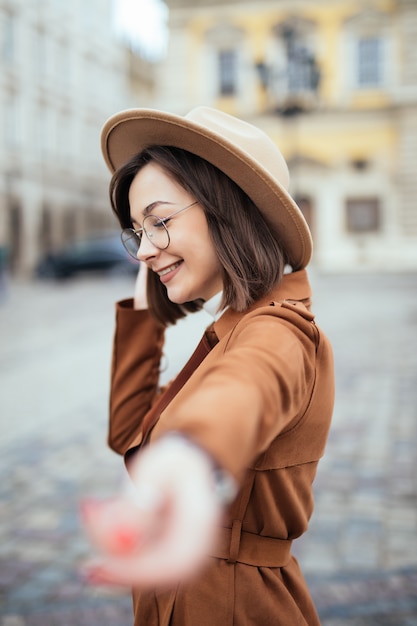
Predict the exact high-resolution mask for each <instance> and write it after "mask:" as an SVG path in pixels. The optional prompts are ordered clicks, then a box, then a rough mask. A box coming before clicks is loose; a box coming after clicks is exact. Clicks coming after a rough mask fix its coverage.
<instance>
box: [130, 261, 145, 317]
mask: <svg viewBox="0 0 417 626" xmlns="http://www.w3.org/2000/svg"><path fill="white" fill-rule="evenodd" d="M147 279H148V267H147V265H146V264H145V263H141V264H140V266H139V271H138V274H137V276H136V282H135V291H134V295H133V308H134V309H138V310H141V309H147V308H148V297H147V294H146V284H147Z"/></svg>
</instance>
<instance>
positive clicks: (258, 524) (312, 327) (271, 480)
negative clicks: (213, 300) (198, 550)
mask: <svg viewBox="0 0 417 626" xmlns="http://www.w3.org/2000/svg"><path fill="white" fill-rule="evenodd" d="M310 296H311V292H310V287H309V284H308V279H307V274H306V272H305V270H302V271H300V272H295V273H294V274H290V275H287V276H285V277H284V279H283V281H282V282H281V283H280V285H279V286H278V287H277V289H276V290H275V291H274V293H272V294H270V295H269V296H268V298H265V299H264V300H262V302H258V303H256V305H255V306H252V307H251V308H250V310H249V311H248V312H246V314H238V313H236V312H233V311H231V310H228V311H226V313H224V314H223V316H222V317H221V318H220V320H218V321H217V322H216V323H215V324H214V332H215V340H214V341H213V336H214V335H213V332H211V334H210V336H209V338H210V340H211V342H212V343H215V345H214V347H213V348H212V350H211V351H210V352H209V354H208V355H207V356H206V358H205V359H204V360H203V362H202V363H201V365H200V366H199V367H198V368H197V369H196V370H195V372H194V373H193V375H192V376H191V377H190V378H189V380H188V381H187V382H186V383H185V384H184V386H183V388H182V389H181V390H180V391H178V393H177V394H176V395H175V397H174V398H173V399H172V400H171V402H170V403H169V404H168V406H167V407H166V408H165V409H164V410H163V411H162V413H161V415H160V417H159V419H158V421H157V423H156V425H155V427H154V428H153V430H152V434H151V438H152V439H155V438H158V437H160V436H162V435H163V434H164V433H166V432H169V431H180V432H182V433H184V434H185V435H186V436H188V437H190V438H191V439H193V440H194V441H196V442H197V443H198V444H199V445H201V446H202V447H204V448H205V449H206V450H208V451H209V452H210V453H211V454H212V456H213V458H214V459H215V460H216V461H217V462H218V463H219V465H220V466H222V467H224V468H225V469H227V470H228V471H229V472H231V473H232V474H233V475H234V476H235V477H236V478H237V479H238V481H239V484H240V491H239V494H238V496H237V498H236V500H235V501H234V502H233V503H232V505H231V506H230V507H229V509H228V511H227V513H226V516H225V520H224V524H223V526H224V528H222V529H219V540H218V545H217V546H216V548H215V549H214V550H213V553H212V555H211V557H210V558H209V559H208V563H207V566H205V567H204V569H203V571H202V573H201V574H200V575H199V577H198V579H195V580H194V581H193V582H192V584H187V585H180V587H179V588H178V589H177V590H175V591H171V592H161V593H158V592H156V593H143V594H140V593H136V592H134V606H135V626H154V625H155V626H156V625H166V626H168V625H171V626H213V625H216V626H232V625H233V626H296V625H297V626H301V625H309V626H317V625H318V624H319V620H318V617H317V614H316V611H315V609H314V606H313V603H312V601H311V598H310V595H309V592H308V590H307V588H306V585H305V582H304V579H303V576H302V574H301V572H300V569H299V567H298V563H297V561H296V559H295V558H294V557H293V556H292V555H291V554H290V548H291V542H292V540H293V539H295V538H297V537H299V536H300V535H302V534H303V533H304V532H305V531H306V529H307V526H308V521H309V518H310V516H311V514H312V510H313V494H312V482H313V480H314V476H315V473H316V468H317V463H318V460H319V458H320V457H321V456H322V455H323V452H324V448H325V443H326V439H327V434H328V429H329V426H330V419H331V413H332V409H333V397H334V380H333V360H332V352H331V348H330V345H329V343H328V340H327V339H326V337H325V335H323V333H322V332H321V331H320V330H319V328H318V327H317V325H316V324H315V321H314V316H313V314H312V313H311V312H310V311H309V303H310ZM131 306H132V305H131V302H130V301H126V302H124V303H121V304H119V305H118V309H117V326H116V334H115V342H114V353H113V370H112V388H111V411H110V432H109V443H110V446H111V447H112V448H113V449H114V450H116V451H117V452H119V453H122V454H126V453H127V455H129V454H131V452H132V451H134V450H135V449H136V448H137V446H139V445H140V443H141V441H142V437H143V433H142V432H141V424H142V421H143V419H144V418H145V416H146V414H147V413H148V412H149V411H150V409H151V407H152V405H154V403H155V401H156V399H157V396H158V367H159V360H160V356H161V352H162V346H163V328H162V327H161V326H160V325H158V324H157V323H155V322H154V321H153V320H152V319H151V318H150V316H149V314H148V313H147V312H146V311H134V310H133V309H132V308H131ZM211 330H213V329H211ZM217 340H218V341H217ZM216 342H217V343H216ZM196 532H198V529H196Z"/></svg>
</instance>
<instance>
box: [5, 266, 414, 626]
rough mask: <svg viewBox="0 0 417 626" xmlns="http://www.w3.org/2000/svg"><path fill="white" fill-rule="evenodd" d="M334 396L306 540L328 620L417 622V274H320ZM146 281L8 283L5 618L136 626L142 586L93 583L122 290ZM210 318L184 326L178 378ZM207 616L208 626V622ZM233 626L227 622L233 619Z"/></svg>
mask: <svg viewBox="0 0 417 626" xmlns="http://www.w3.org/2000/svg"><path fill="white" fill-rule="evenodd" d="M311 282H312V285H313V290H314V294H315V295H314V306H313V309H314V311H315V313H316V315H317V322H318V324H319V325H320V326H321V328H322V329H323V330H324V331H325V332H326V333H327V335H328V336H329V338H330V339H331V341H332V344H333V349H334V353H335V365H336V406H335V412H334V418H333V425H332V429H331V433H330V437H329V441H328V446H327V451H326V455H325V457H324V459H323V460H322V462H321V464H320V465H319V470H318V475H317V479H316V482H315V499H316V508H315V512H314V515H313V518H312V521H311V525H310V529H309V532H308V533H307V534H306V535H305V537H303V538H301V539H300V540H299V541H298V542H296V547H295V550H294V552H295V553H296V555H297V557H298V558H299V560H300V562H301V565H302V568H303V570H304V573H305V575H306V578H307V579H308V582H309V584H310V588H311V591H312V594H313V596H314V599H315V601H316V605H317V608H318V610H319V613H320V616H321V620H322V624H323V626H416V625H417V274H395V273H392V274H388V275H387V274H366V273H364V274H357V275H350V274H346V275H337V276H336V275H322V274H318V273H316V272H315V271H312V273H311ZM132 290H133V282H132V278H131V277H130V278H121V277H118V278H117V277H111V278H105V277H87V278H79V279H74V280H70V281H67V282H61V283H48V282H33V283H14V282H10V283H9V286H8V293H7V294H6V295H5V296H3V298H2V300H1V301H0V368H1V394H0V420H1V440H0V447H1V450H0V475H1V480H0V508H1V518H0V594H1V595H0V601H1V608H0V625H1V626H41V625H42V626H52V625H55V624H59V625H60V626H74V625H84V624H85V625H87V624H88V625H89V626H131V624H132V611H131V600H130V594H129V592H125V591H123V592H117V591H113V590H103V589H95V588H91V587H87V586H86V585H85V583H84V582H83V580H82V578H81V577H80V575H79V567H80V564H81V563H82V562H83V561H84V560H85V559H86V558H88V557H89V556H90V555H91V548H90V546H89V545H88V542H87V541H86V539H85V537H84V535H83V533H82V530H81V528H80V525H79V517H78V510H79V503H80V501H81V500H82V498H84V497H86V496H94V497H102V496H107V495H112V494H113V493H115V491H116V490H117V488H118V485H119V484H120V481H121V479H122V476H123V473H124V467H123V463H122V460H121V459H120V458H119V457H118V456H117V455H115V454H114V453H113V452H111V451H110V450H109V449H108V448H107V445H106V428H107V403H108V390H109V371H110V353H111V344H112V333H113V318H114V313H113V312H114V302H115V301H116V300H118V299H120V298H123V297H129V296H130V294H131V293H132ZM208 322H209V320H208V318H207V317H206V316H205V314H204V313H202V314H197V315H195V316H191V317H190V319H189V320H187V322H186V323H181V324H179V325H178V326H177V327H174V328H173V329H170V331H169V335H168V340H167V350H166V353H167V358H166V371H165V372H164V379H166V380H168V379H169V378H170V377H171V376H172V375H173V374H174V373H175V371H176V370H177V369H178V368H179V367H180V365H181V364H182V362H184V361H185V359H186V357H187V356H188V355H189V354H190V353H191V351H192V349H193V347H194V345H195V341H196V340H197V339H198V338H199V336H200V333H201V331H202V329H203V328H204V327H205V325H206V324H207V323H208ZM196 626H197V625H196ZM219 626H221V625H219Z"/></svg>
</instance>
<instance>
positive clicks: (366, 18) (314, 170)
mask: <svg viewBox="0 0 417 626" xmlns="http://www.w3.org/2000/svg"><path fill="white" fill-rule="evenodd" d="M167 4H168V7H169V9H170V41H169V46H168V54H167V58H166V60H165V62H164V64H163V65H162V66H161V70H160V73H159V78H158V100H157V106H158V107H159V108H162V109H166V108H168V109H169V110H170V111H172V112H176V113H180V114H184V113H185V112H187V111H188V110H190V109H191V108H192V107H194V106H198V105H201V104H203V105H209V106H215V107H219V108H221V109H223V110H225V111H226V112H230V113H232V114H236V115H238V116H241V117H243V118H245V119H247V120H248V121H250V122H253V123H255V124H258V125H259V126H261V127H262V128H264V129H265V130H266V132H268V133H269V134H270V135H271V136H272V138H273V139H274V140H275V141H276V143H277V144H278V145H279V147H280V148H281V150H282V152H283V154H284V156H285V157H286V159H287V161H288V164H289V167H290V172H291V178H292V182H291V192H292V194H293V195H294V197H295V198H296V199H297V200H298V202H299V204H300V206H301V208H302V210H303V211H304V213H305V215H306V217H307V220H308V221H309V223H310V225H311V229H312V232H313V237H314V241H315V253H314V263H315V264H316V265H317V266H318V267H321V268H323V269H327V270H351V269H353V270H358V269H361V268H369V269H378V270H379V269H382V270H385V269H386V270H404V269H415V268H417V207H416V200H417V47H416V41H417V2H416V1H415V0H316V1H315V2H311V0H260V1H259V0H249V1H247V0H236V1H234V0H168V2H167Z"/></svg>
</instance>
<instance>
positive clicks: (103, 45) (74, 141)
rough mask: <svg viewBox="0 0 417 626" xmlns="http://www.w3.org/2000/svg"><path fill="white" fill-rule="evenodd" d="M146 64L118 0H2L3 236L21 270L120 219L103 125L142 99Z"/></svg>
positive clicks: (146, 89)
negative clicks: (130, 41)
mask: <svg viewBox="0 0 417 626" xmlns="http://www.w3.org/2000/svg"><path fill="white" fill-rule="evenodd" d="M140 64H141V61H140V59H138V58H137V57H136V56H135V55H134V54H133V53H132V52H131V51H129V50H128V49H126V47H125V46H124V45H123V44H122V43H121V42H120V41H117V40H116V39H115V35H114V32H113V26H112V0H73V1H72V2H61V1H60V0H29V1H27V0H0V146H1V149H0V244H1V245H3V246H4V245H6V246H7V248H8V252H9V261H10V267H11V270H12V271H13V272H15V273H16V274H21V275H29V274H31V273H32V271H33V268H34V266H35V264H36V263H37V261H38V260H39V258H40V257H41V256H42V254H43V253H45V252H47V251H48V250H52V249H56V248H59V247H61V246H62V245H64V243H68V242H69V241H71V240H73V239H75V238H79V237H82V236H84V235H86V234H89V233H92V232H97V231H103V230H107V229H114V228H116V222H115V219H114V218H113V217H112V216H111V213H110V209H109V202H108V197H107V188H108V182H109V174H108V172H107V170H106V168H105V166H104V164H103V162H102V157H101V153H100V146H99V136H100V129H101V126H102V124H103V123H104V121H105V120H106V118H107V117H108V116H109V115H111V114H112V113H114V112H116V111H118V110H120V109H122V108H127V107H129V106H133V105H134V104H136V99H137V93H138V90H140V86H141V84H142V83H141V77H142V73H141V71H139V69H138V68H140ZM145 65H146V64H145ZM148 78H149V77H148V76H147V77H146V81H144V82H143V92H142V101H144V102H147V100H149V99H150V98H151V85H150V83H149V82H148Z"/></svg>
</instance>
